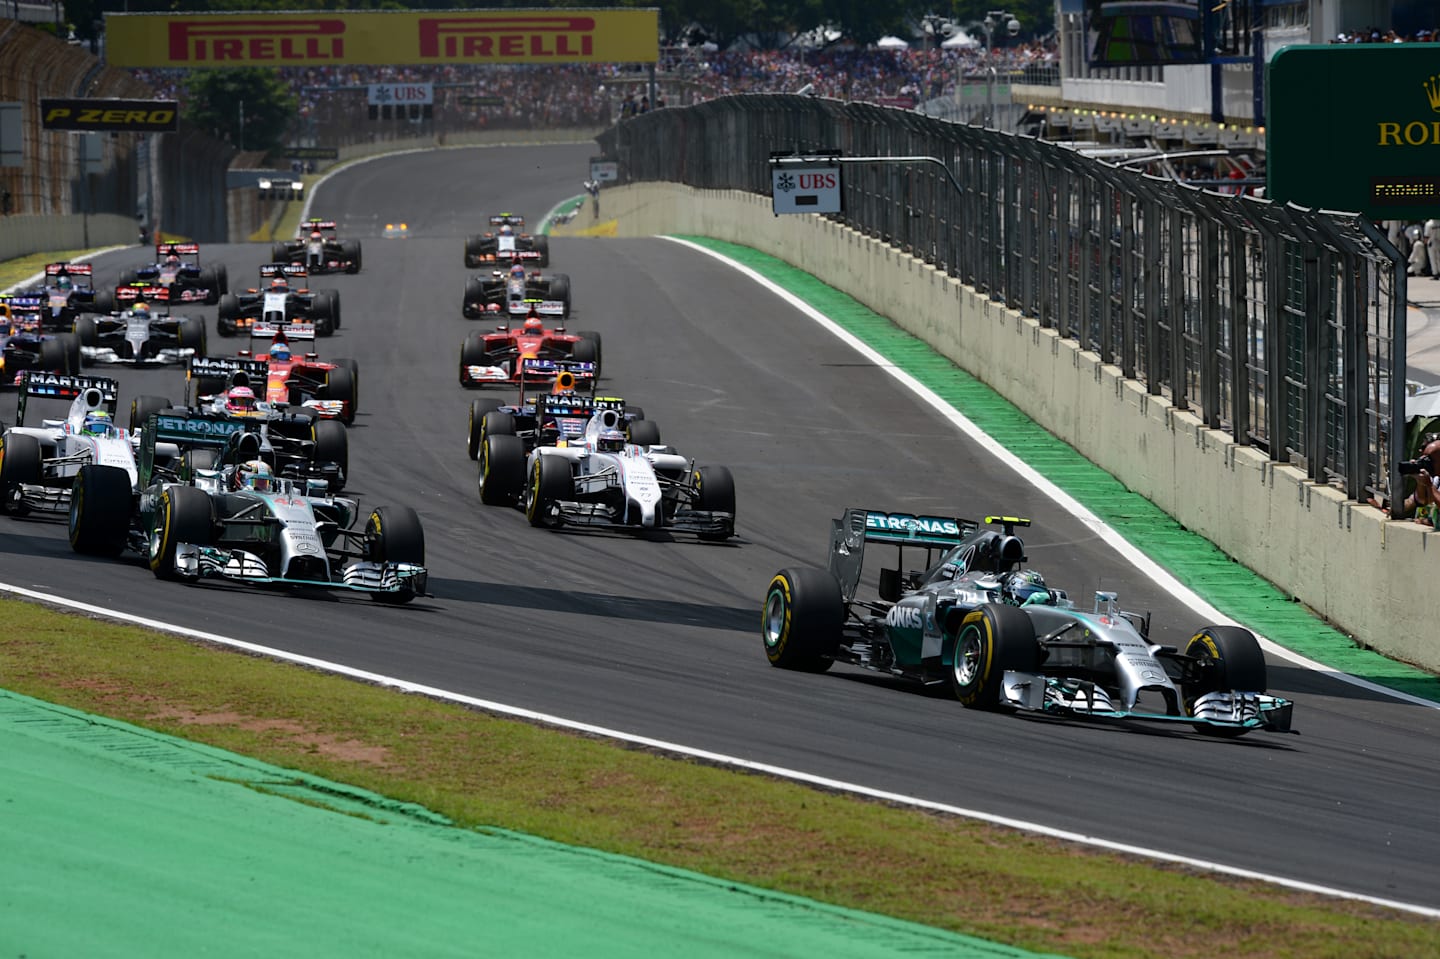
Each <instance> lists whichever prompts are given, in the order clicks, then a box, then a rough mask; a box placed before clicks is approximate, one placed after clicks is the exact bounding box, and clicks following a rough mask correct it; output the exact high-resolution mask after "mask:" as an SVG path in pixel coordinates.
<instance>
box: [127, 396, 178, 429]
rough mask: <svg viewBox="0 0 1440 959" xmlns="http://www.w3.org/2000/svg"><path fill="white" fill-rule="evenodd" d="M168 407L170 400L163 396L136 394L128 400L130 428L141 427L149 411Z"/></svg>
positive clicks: (156, 411) (153, 411)
mask: <svg viewBox="0 0 1440 959" xmlns="http://www.w3.org/2000/svg"><path fill="white" fill-rule="evenodd" d="M170 408H171V407H170V401H169V400H168V399H166V398H165V397H163V396H137V397H135V398H134V399H133V400H131V401H130V428H131V429H132V430H138V429H143V428H144V426H145V421H146V420H148V419H150V414H151V413H159V412H161V411H162V410H168V409H170Z"/></svg>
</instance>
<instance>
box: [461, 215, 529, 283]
mask: <svg viewBox="0 0 1440 959" xmlns="http://www.w3.org/2000/svg"><path fill="white" fill-rule="evenodd" d="M490 227H491V232H489V233H480V234H477V235H474V236H467V237H466V238H465V266H466V267H468V268H469V269H472V270H473V269H475V268H476V267H480V266H493V265H494V264H497V263H499V264H508V263H509V262H510V261H512V260H515V259H518V258H522V257H523V258H525V259H532V260H533V261H534V262H535V263H537V264H538V265H540V266H549V265H550V238H549V237H548V236H532V235H531V234H529V233H526V232H525V218H524V217H523V216H517V215H516V214H514V213H501V214H498V215H497V216H492V217H491V218H490ZM526 254H530V256H528V257H527V256H526Z"/></svg>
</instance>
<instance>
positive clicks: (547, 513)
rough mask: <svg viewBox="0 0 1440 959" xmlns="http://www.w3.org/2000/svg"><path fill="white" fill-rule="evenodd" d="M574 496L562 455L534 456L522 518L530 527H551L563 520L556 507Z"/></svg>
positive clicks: (565, 461)
mask: <svg viewBox="0 0 1440 959" xmlns="http://www.w3.org/2000/svg"><path fill="white" fill-rule="evenodd" d="M574 495H575V480H574V476H573V475H572V474H571V472H570V463H569V461H568V460H566V459H565V458H564V457H563V456H536V457H535V466H534V468H532V469H531V471H530V486H529V489H528V490H526V496H525V518H526V519H527V520H529V521H530V525H531V526H548V527H551V528H555V527H558V526H560V525H561V523H562V522H563V521H562V520H561V518H560V515H559V512H558V506H559V504H560V503H561V502H562V501H563V500H567V499H570V498H571V497H572V496H574Z"/></svg>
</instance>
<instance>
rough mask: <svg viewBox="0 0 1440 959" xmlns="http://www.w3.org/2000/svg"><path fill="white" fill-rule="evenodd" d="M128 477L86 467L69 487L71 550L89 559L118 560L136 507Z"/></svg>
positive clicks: (115, 470)
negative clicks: (102, 557)
mask: <svg viewBox="0 0 1440 959" xmlns="http://www.w3.org/2000/svg"><path fill="white" fill-rule="evenodd" d="M134 501H135V496H134V493H133V492H132V490H131V488H130V474H129V473H127V472H126V471H125V470H123V469H121V468H120V467H118V466H100V465H98V464H95V463H87V464H86V465H84V466H82V467H80V472H79V473H77V474H75V482H74V484H73V485H72V486H71V487H70V548H71V549H72V550H74V551H75V552H77V553H85V554H87V555H90V556H119V555H120V554H121V553H122V552H124V551H125V543H126V540H127V539H129V534H130V514H131V512H132V508H133V507H134V505H135V503H134Z"/></svg>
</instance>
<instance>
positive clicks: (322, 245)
mask: <svg viewBox="0 0 1440 959" xmlns="http://www.w3.org/2000/svg"><path fill="white" fill-rule="evenodd" d="M336 230H337V227H336V224H335V221H334V220H322V219H319V218H315V217H312V218H310V219H308V220H305V221H304V222H302V223H301V224H300V229H299V230H298V232H297V233H296V236H295V239H293V240H288V241H286V242H284V243H276V244H275V245H274V246H272V247H271V248H270V259H272V260H274V261H275V262H276V263H299V264H300V265H301V266H303V267H305V270H306V272H307V273H310V274H312V275H316V276H318V275H320V274H322V273H359V272H360V266H361V249H360V241H359V240H341V239H340V238H339V237H338V236H337V235H336Z"/></svg>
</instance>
